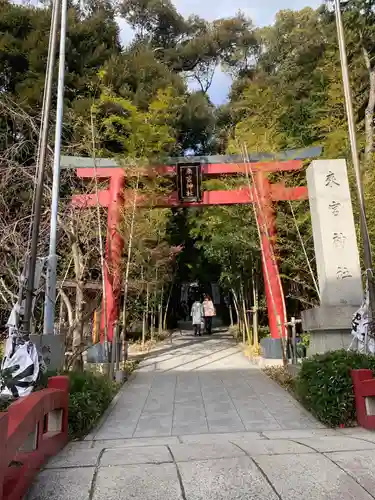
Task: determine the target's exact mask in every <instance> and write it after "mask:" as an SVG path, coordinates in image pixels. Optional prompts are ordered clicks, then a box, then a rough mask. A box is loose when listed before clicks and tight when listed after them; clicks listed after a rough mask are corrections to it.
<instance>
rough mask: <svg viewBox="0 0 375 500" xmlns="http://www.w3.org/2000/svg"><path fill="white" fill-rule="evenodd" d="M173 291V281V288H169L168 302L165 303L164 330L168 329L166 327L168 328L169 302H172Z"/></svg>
mask: <svg viewBox="0 0 375 500" xmlns="http://www.w3.org/2000/svg"><path fill="white" fill-rule="evenodd" d="M172 291H173V282H172V284H171V288H170V290H169V294H168V299H167V303H166V304H165V309H164V319H163V330H166V329H167V316H168V309H169V304H170V302H171V297H172Z"/></svg>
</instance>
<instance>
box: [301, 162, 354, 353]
mask: <svg viewBox="0 0 375 500" xmlns="http://www.w3.org/2000/svg"><path fill="white" fill-rule="evenodd" d="M307 186H308V192H309V203H310V211H311V222H312V229H313V237H314V248H315V257H316V267H317V272H318V282H319V289H320V306H319V307H315V308H313V309H309V310H306V311H303V313H302V321H303V326H304V329H305V330H306V331H309V332H311V339H310V349H309V352H308V354H309V355H311V354H315V353H321V352H326V351H328V350H335V349H342V348H347V347H349V345H350V343H351V341H352V337H351V323H352V317H353V314H354V313H355V312H356V310H357V309H358V308H359V306H360V305H361V303H362V300H363V288H362V278H361V267H360V261H359V253H358V245H357V238H356V230H355V224H354V217H353V208H352V202H351V196H350V189H349V182H348V174H347V167H346V161H345V160H314V161H313V162H312V163H311V165H310V166H309V167H308V169H307Z"/></svg>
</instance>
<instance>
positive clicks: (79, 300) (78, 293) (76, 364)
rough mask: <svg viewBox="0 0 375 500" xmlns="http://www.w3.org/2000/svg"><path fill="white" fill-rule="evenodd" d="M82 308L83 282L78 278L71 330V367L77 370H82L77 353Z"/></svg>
mask: <svg viewBox="0 0 375 500" xmlns="http://www.w3.org/2000/svg"><path fill="white" fill-rule="evenodd" d="M83 308H84V296H83V282H82V281H81V280H79V281H77V286H76V306H75V326H74V330H73V356H74V357H75V359H74V362H73V369H74V370H78V371H82V370H83V359H82V354H78V353H79V351H81V349H82V345H83Z"/></svg>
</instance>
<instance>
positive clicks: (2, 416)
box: [0, 413, 8, 500]
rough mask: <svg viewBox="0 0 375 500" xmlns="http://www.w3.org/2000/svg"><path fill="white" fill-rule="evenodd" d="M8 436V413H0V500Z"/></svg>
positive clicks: (5, 466)
mask: <svg viewBox="0 0 375 500" xmlns="http://www.w3.org/2000/svg"><path fill="white" fill-rule="evenodd" d="M7 437H8V414H7V413H0V500H2V498H3V488H4V479H5V472H6V470H7V468H8V464H7V457H6V453H5V447H6V442H7Z"/></svg>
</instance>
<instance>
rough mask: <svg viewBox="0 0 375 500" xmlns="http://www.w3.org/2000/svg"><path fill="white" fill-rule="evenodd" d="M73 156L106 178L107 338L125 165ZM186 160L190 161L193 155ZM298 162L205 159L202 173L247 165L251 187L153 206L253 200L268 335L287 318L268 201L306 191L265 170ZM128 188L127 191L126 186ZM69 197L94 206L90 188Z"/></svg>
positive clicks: (114, 299)
mask: <svg viewBox="0 0 375 500" xmlns="http://www.w3.org/2000/svg"><path fill="white" fill-rule="evenodd" d="M63 158H64V157H63ZM75 160H76V161H75V164H77V163H78V164H79V163H80V164H84V165H85V166H84V167H81V168H77V175H78V177H81V178H95V175H96V176H97V177H98V178H100V179H109V189H107V190H103V191H100V192H99V204H100V205H101V206H102V207H107V208H108V228H107V242H106V255H105V260H106V269H105V276H104V278H105V290H106V307H105V308H104V307H103V308H102V317H101V339H103V331H104V325H105V321H106V323H107V331H108V340H109V341H111V340H112V336H113V324H114V321H115V320H116V319H117V318H118V316H119V297H120V295H121V281H122V280H121V256H122V250H123V244H124V243H123V240H122V237H121V235H120V233H119V230H118V229H119V224H120V221H121V206H122V204H123V203H124V202H125V199H124V196H123V193H125V197H126V198H127V193H128V191H124V180H125V171H124V170H123V169H122V168H121V167H118V166H116V164H115V163H114V162H113V161H111V160H105V159H103V160H102V162H104V164H105V166H104V167H103V166H100V165H99V166H98V168H96V169H95V168H94V167H93V166H92V160H90V159H89V158H77V159H75ZM186 160H187V159H185V161H186ZM67 161H68V160H67V159H65V160H64V163H65V164H67ZM99 161H100V160H99ZM191 161H192V162H193V161H194V158H193V159H192V160H191ZM90 162H91V164H90ZM89 165H90V166H89ZM301 168H302V162H301V161H299V160H290V161H282V162H275V161H272V162H263V163H262V162H256V163H249V164H247V165H245V164H244V163H242V164H241V163H212V164H206V165H204V166H203V174H204V175H214V176H220V175H236V174H238V173H240V174H244V173H246V172H248V171H250V172H251V173H252V179H253V180H254V186H252V187H251V188H250V189H249V188H248V187H242V188H240V189H234V190H230V191H205V192H204V193H203V199H202V201H200V202H192V203H180V201H179V199H178V195H177V193H172V194H171V196H169V197H168V198H165V199H163V200H161V201H160V203H158V205H157V206H158V207H182V206H183V207H191V206H208V205H235V204H250V203H255V205H256V213H257V218H258V222H259V228H260V239H261V241H260V244H261V252H262V268H263V276H264V286H265V293H266V301H267V310H268V320H269V327H270V333H271V337H272V338H280V336H285V335H286V328H285V323H286V320H287V318H286V310H285V299H284V293H283V289H282V284H281V279H280V275H279V270H278V264H277V257H276V255H275V248H274V246H275V245H274V241H275V236H276V225H275V213H274V208H273V204H274V203H275V202H277V201H285V200H304V199H307V198H308V193H307V188H306V187H305V186H300V187H294V188H290V187H285V185H284V184H283V183H277V184H271V183H270V182H269V180H268V177H267V173H269V172H283V171H293V170H294V171H295V170H300V169H301ZM157 170H158V171H159V173H163V174H166V173H171V172H172V173H173V172H175V167H173V166H163V167H158V168H157ZM146 175H147V173H146ZM129 194H130V196H131V193H130V191H129ZM130 199H132V197H131V198H130ZM72 203H73V206H75V207H77V208H86V207H92V206H96V204H97V198H96V195H94V194H90V195H74V196H73V200H72Z"/></svg>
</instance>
